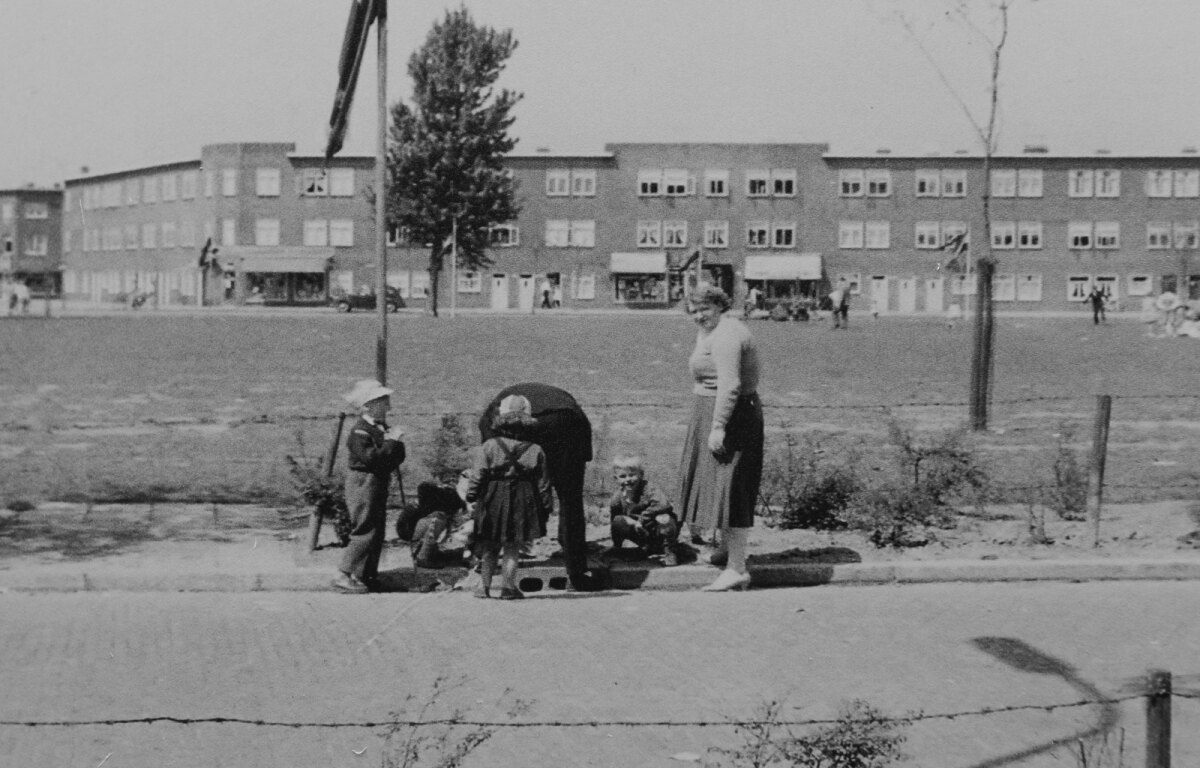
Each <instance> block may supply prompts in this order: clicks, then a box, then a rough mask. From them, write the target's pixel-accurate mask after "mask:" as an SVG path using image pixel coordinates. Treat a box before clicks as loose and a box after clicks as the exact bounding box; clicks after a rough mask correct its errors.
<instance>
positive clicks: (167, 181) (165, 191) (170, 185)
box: [162, 173, 179, 203]
mask: <svg viewBox="0 0 1200 768" xmlns="http://www.w3.org/2000/svg"><path fill="white" fill-rule="evenodd" d="M178 197H179V176H178V175H176V174H174V173H168V174H167V175H166V176H163V177H162V200H163V202H164V203H171V202H174V201H175V200H176V198H178Z"/></svg>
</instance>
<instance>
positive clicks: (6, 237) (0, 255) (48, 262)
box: [0, 185, 63, 295]
mask: <svg viewBox="0 0 1200 768" xmlns="http://www.w3.org/2000/svg"><path fill="white" fill-rule="evenodd" d="M62 206H63V191H62V190H61V189H41V188H37V187H34V186H32V185H30V186H28V187H24V188H22V189H7V190H5V189H0V276H6V277H10V278H12V279H14V280H23V281H24V282H25V283H26V285H28V286H29V289H30V291H32V292H33V293H34V294H49V295H54V294H56V293H57V292H58V288H59V266H60V260H61V255H62V240H61V238H62Z"/></svg>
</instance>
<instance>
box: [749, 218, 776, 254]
mask: <svg viewBox="0 0 1200 768" xmlns="http://www.w3.org/2000/svg"><path fill="white" fill-rule="evenodd" d="M770 238H771V225H770V224H768V223H767V222H765V221H749V222H746V246H747V247H748V248H766V247H767V246H768V245H770V244H771V239H770Z"/></svg>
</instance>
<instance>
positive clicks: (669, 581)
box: [0, 558, 1200, 594]
mask: <svg viewBox="0 0 1200 768" xmlns="http://www.w3.org/2000/svg"><path fill="white" fill-rule="evenodd" d="M750 572H751V577H752V582H751V586H752V587H754V588H771V587H810V586H820V585H840V586H856V585H858V586H869V585H886V584H897V585H903V584H934V583H956V582H957V583H999V582H1019V581H1056V582H1082V581H1148V580H1157V581H1187V580H1200V558H1193V559H1161V560H1124V559H1115V560H1114V559H1107V560H1105V559H1093V560H1033V561H963V560H957V561H941V562H939V561H923V562H909V563H888V562H880V563H847V564H820V563H788V564H765V565H757V566H754V567H752V568H751V569H750ZM716 573H717V570H716V569H715V568H713V567H711V566H697V565H681V566H676V567H673V568H662V567H653V568H651V567H645V566H642V565H638V564H627V563H619V564H616V565H613V566H612V567H610V568H608V569H607V575H608V583H609V589H611V590H622V591H632V590H664V591H684V590H695V589H699V588H700V587H702V586H705V585H706V584H708V583H710V582H711V581H712V580H713V577H714V575H715V574H716ZM466 574H467V570H466V569H465V568H444V569H439V570H436V571H434V570H423V569H421V570H414V569H409V568H401V569H396V570H391V571H387V572H385V573H384V574H381V575H382V577H383V578H384V583H385V590H384V591H385V592H427V591H431V590H432V589H433V588H436V587H437V585H438V584H439V583H440V584H452V583H454V582H456V581H458V580H459V579H461V578H462V577H464V576H466ZM519 575H520V579H521V586H522V589H525V590H526V591H527V592H532V593H537V592H544V593H547V594H553V593H555V592H564V591H566V589H567V583H566V578H565V575H564V574H563V571H562V569H561V568H556V567H552V566H546V565H532V566H529V567H523V568H522V569H521V571H520V574H519ZM331 578H332V572H331V570H330V569H329V568H319V569H318V568H314V567H298V568H295V569H292V570H288V571H283V570H277V571H268V572H259V573H214V572H212V571H211V570H207V571H196V572H187V571H171V572H164V571H142V570H128V569H124V570H106V569H100V570H91V571H89V570H86V569H83V568H71V569H59V568H53V567H48V568H44V569H42V568H34V569H29V570H24V571H2V572H0V593H7V592H21V593H24V592H30V593H37V592H226V593H241V592H331V591H332V589H331V588H330V586H329V582H330V580H331Z"/></svg>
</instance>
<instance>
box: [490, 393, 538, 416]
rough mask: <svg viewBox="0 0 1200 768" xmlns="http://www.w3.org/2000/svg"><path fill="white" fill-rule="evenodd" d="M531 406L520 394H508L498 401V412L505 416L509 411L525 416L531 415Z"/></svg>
mask: <svg viewBox="0 0 1200 768" xmlns="http://www.w3.org/2000/svg"><path fill="white" fill-rule="evenodd" d="M532 410H533V409H532V408H531V407H530V405H529V400H528V399H526V398H525V397H523V396H522V395H509V396H508V397H506V398H504V399H503V400H501V401H500V408H499V410H498V414H499V415H500V416H507V415H508V414H510V413H520V414H523V415H525V416H530V415H532Z"/></svg>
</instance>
